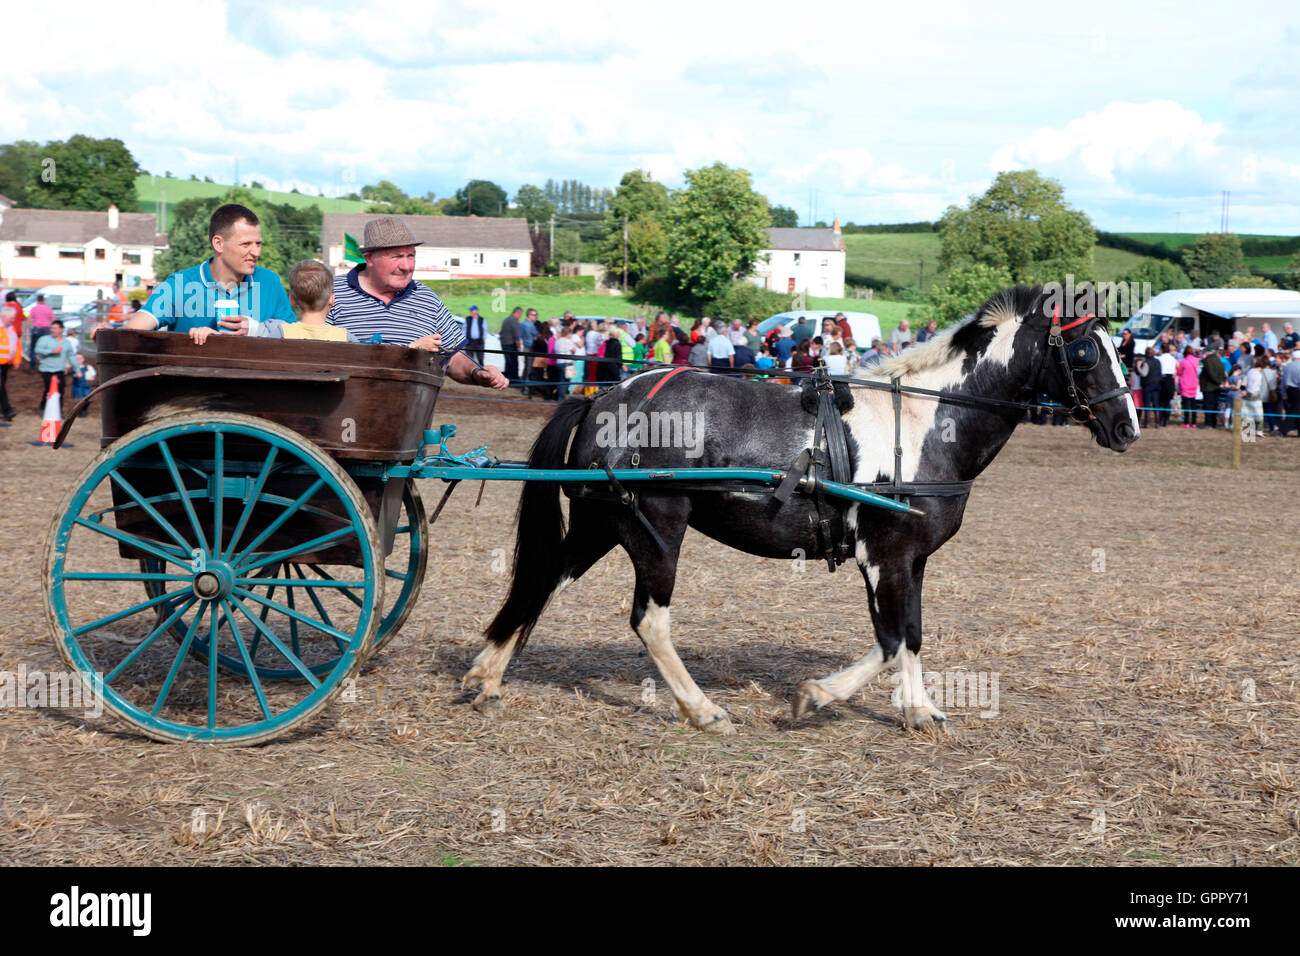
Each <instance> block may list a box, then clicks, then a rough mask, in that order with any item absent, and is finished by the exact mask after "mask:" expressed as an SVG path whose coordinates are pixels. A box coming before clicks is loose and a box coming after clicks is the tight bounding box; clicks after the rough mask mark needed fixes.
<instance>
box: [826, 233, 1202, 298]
mask: <svg viewBox="0 0 1300 956" xmlns="http://www.w3.org/2000/svg"><path fill="white" fill-rule="evenodd" d="M1191 238H1195V237H1194V236H1193V237H1191ZM1147 241H1153V240H1147ZM844 246H845V251H846V257H845V258H846V263H845V270H844V271H845V281H846V282H847V284H849V285H856V284H859V283H861V281H862V279H864V278H866V279H870V280H872V282H873V283H889V284H890V285H893V286H895V287H896V288H899V289H903V288H906V287H907V286H919V287H920V288H921V290H922V291H923V292H929V291H930V287H931V286H932V285H934V282H935V280H936V279H937V278H939V277H940V273H939V271H938V269H939V234H938V233H934V232H929V233H926V232H920V233H917V232H881V233H871V234H865V235H861V234H859V235H847V236H845V237H844ZM1092 254H1093V262H1094V264H1095V267H1096V276H1097V279H1098V280H1099V281H1101V282H1113V281H1114V280H1115V279H1117V278H1118V277H1119V276H1121V275H1123V274H1124V273H1126V272H1129V271H1130V270H1132V269H1134V268H1135V267H1136V266H1137V265H1138V264H1139V263H1141V262H1142V261H1143V260H1144V259H1146V258H1147V257H1146V256H1140V255H1137V254H1136V253H1132V252H1125V251H1123V250H1121V249H1110V248H1107V247H1105V246H1094V247H1093V250H1092ZM882 318H883V316H882Z"/></svg>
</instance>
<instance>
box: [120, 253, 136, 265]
mask: <svg viewBox="0 0 1300 956" xmlns="http://www.w3.org/2000/svg"><path fill="white" fill-rule="evenodd" d="M122 263H123V265H128V266H138V265H139V264H140V253H138V252H124V253H122Z"/></svg>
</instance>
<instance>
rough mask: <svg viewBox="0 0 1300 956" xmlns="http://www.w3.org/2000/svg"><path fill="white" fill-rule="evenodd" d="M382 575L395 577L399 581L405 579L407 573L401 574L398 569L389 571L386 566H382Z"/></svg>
mask: <svg viewBox="0 0 1300 956" xmlns="http://www.w3.org/2000/svg"><path fill="white" fill-rule="evenodd" d="M384 576H385V577H389V578H397V580H399V581H405V580H406V579H407V577H408V575H405V574H402V573H401V572H399V571H390V570H388V568H384Z"/></svg>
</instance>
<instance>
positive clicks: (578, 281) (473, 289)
mask: <svg viewBox="0 0 1300 956" xmlns="http://www.w3.org/2000/svg"><path fill="white" fill-rule="evenodd" d="M420 281H421V282H423V283H424V284H425V285H427V286H428V287H429V288H430V289H432V290H433V291H434V292H436V293H438V295H494V294H495V293H496V291H497V290H498V289H504V290H505V291H506V292H507V293H526V294H530V295H545V294H547V293H550V294H555V293H561V292H595V291H596V277H595V276H521V277H520V278H517V279H421V280H420Z"/></svg>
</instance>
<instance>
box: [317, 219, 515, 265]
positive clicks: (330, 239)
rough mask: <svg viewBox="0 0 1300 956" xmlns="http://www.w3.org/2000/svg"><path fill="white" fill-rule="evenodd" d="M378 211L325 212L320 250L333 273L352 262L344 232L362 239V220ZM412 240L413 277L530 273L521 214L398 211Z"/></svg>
mask: <svg viewBox="0 0 1300 956" xmlns="http://www.w3.org/2000/svg"><path fill="white" fill-rule="evenodd" d="M380 218H382V217H381V216H376V215H370V214H367V213H328V212H327V213H325V215H324V216H323V217H321V242H320V245H321V249H322V250H323V252H324V254H325V262H326V264H327V265H329V267H330V268H331V269H333V270H334V271H335V273H343V272H347V271H348V270H349V269H351V268H352V266H353V263H351V262H348V261H347V260H346V259H344V258H343V248H344V242H345V239H344V236H345V235H346V236H351V237H352V238H353V239H355V240H356V241H357V244H358V245H362V244H364V242H365V232H366V223H367V222H370V221H371V220H373V219H380ZM397 218H398V219H400V220H402V222H404V223H406V227H407V228H408V229H410V230H411V235H413V236H414V237H415V238H416V240H418V241H419V242H421V243H422V245H419V246H416V247H415V278H417V279H497V278H500V279H514V278H527V277H528V276H529V275H531V274H532V265H533V241H532V237H531V236H530V235H529V233H528V223H527V222H525V221H524V220H523V219H504V218H496V217H480V216H398V217H397Z"/></svg>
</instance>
